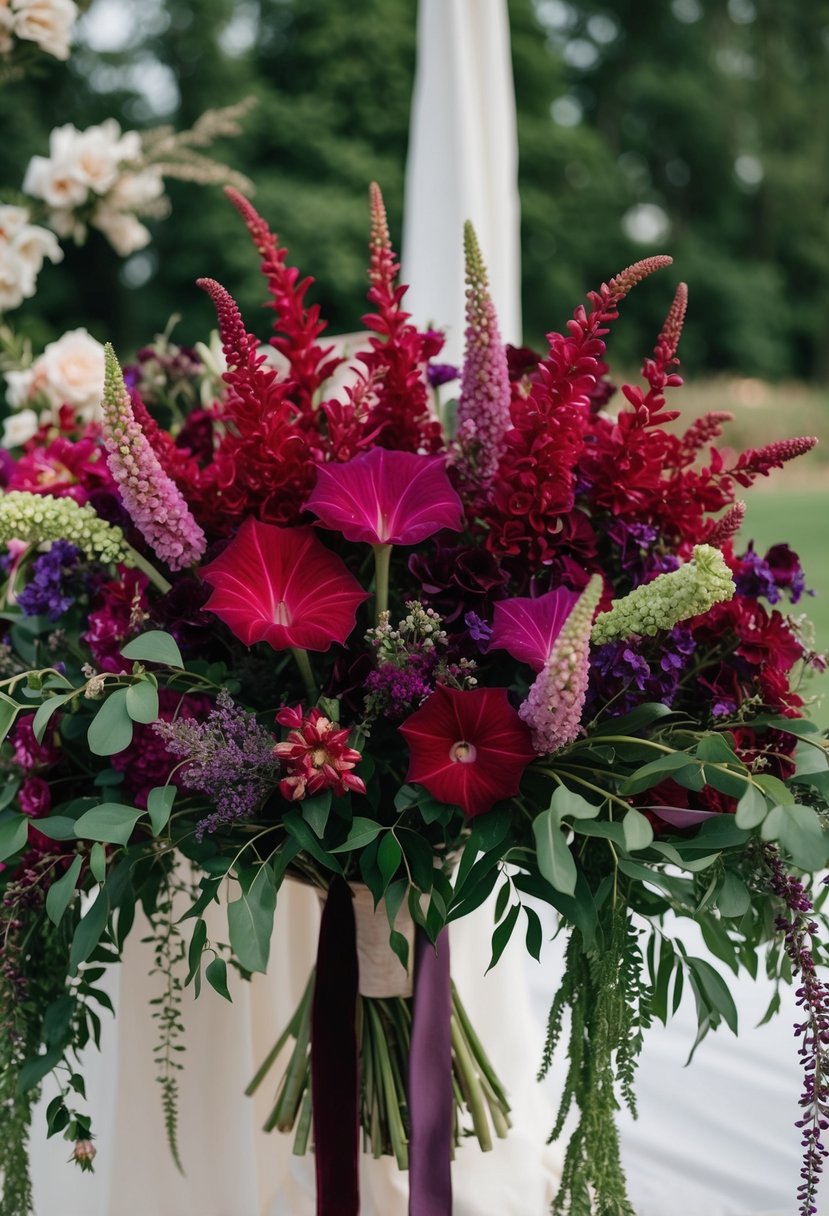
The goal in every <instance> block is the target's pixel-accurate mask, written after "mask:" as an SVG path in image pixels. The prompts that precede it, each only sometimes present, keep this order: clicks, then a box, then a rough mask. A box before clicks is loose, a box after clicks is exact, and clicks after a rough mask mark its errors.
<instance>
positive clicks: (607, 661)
mask: <svg viewBox="0 0 829 1216" xmlns="http://www.w3.org/2000/svg"><path fill="white" fill-rule="evenodd" d="M695 646H696V643H695V641H694V638H693V636H692V634H691V632H690V630H689V629H686V628H684V627H683V626H682V625H676V626H675V627H674V628H673V629H672V630H671V631H670V633H668V634H667V635H666V636H665V637H663V638H662V639H660V642H659V643H658V648H657V647H655V644H654V642H653V641H652V640H631V639H627V640H625V641H622V642H609V643H607V644H606V645H605V646H597V647H596V648H595V649H594V650H593V652H592V654H591V657H590V669H591V670H590V689H589V695H588V708H589V711H590V712H591V713H594V714H595V713H598V712H599V711H600V710H601V709H602V708H603V707H604V706H605V705H612V711H613V713H614V714H622V713H627V712H628V710H631V709H633V708H634V707H635V706H636V705H639V704H641V703H642V701H660V702H662V704H663V705H672V704H673V701H674V698H675V697H676V694H677V690H678V688H679V678H680V676H681V674H682V672H683V670H684V668H685V665H686V663H687V662H688V659H689V657H690V656H691V655H692V654H693V652H694V649H695ZM643 650H644V652H645V653H643Z"/></svg>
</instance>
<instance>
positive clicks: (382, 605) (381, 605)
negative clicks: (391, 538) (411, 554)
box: [372, 545, 392, 624]
mask: <svg viewBox="0 0 829 1216" xmlns="http://www.w3.org/2000/svg"><path fill="white" fill-rule="evenodd" d="M372 548H373V549H374V620H375V624H378V623H379V621H380V613H381V612H387V611H388V607H389V565H390V563H391V551H392V546H391V545H372Z"/></svg>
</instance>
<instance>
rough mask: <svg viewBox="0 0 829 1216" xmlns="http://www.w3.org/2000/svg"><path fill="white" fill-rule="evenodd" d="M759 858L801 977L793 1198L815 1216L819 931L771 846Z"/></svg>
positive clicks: (826, 1076) (827, 1082) (826, 1045)
mask: <svg viewBox="0 0 829 1216" xmlns="http://www.w3.org/2000/svg"><path fill="white" fill-rule="evenodd" d="M764 856H765V862H766V865H767V867H768V871H769V887H770V889H771V891H772V893H773V894H774V895H776V896H778V898H779V899H781V900H782V901H783V903H784V904H785V906H786V909H787V911H788V916H778V917H777V919H776V921H775V924H776V927H777V929H778V930H779V931H780V932H781V933H784V934H785V939H784V947H785V950H786V954H787V955H788V957H789V961H790V963H791V966H792V973H793V975H795V976H800V977H801V983H800V986H799V987H798V989H797V991H796V993H795V996H796V1000H797V1004H798V1005H799V1006H800V1007H801V1008H802V1009H803V1010H804V1012H805V1014H806V1017H805V1020H804V1021H803V1022H796V1023H795V1027H794V1032H795V1038H797V1039H799V1040H800V1047H799V1049H798V1055H799V1056H800V1060H801V1063H802V1065H803V1092H802V1093H801V1095H800V1107H801V1110H802V1111H803V1112H804V1113H803V1117H802V1118H801V1119H798V1120H797V1122H796V1123H795V1127H797V1128H800V1129H801V1131H802V1133H803V1138H802V1140H801V1144H802V1146H803V1165H802V1167H801V1170H800V1177H801V1179H802V1182H801V1183H800V1186H799V1187H798V1188H797V1199H798V1203H799V1204H800V1216H817V1207H816V1206H815V1200H816V1198H817V1190H818V1186H819V1185H820V1178H821V1174H822V1173H823V1163H824V1161H825V1160H826V1159H827V1157H829V1148H827V1147H826V1145H825V1144H824V1142H823V1139H822V1133H823V1132H825V1131H826V1130H827V1128H829V987H827V985H826V984H825V983H824V981H823V980H821V979H820V978H819V977H818V974H817V971H816V968H815V960H814V955H813V953H812V938H813V937H814V936H815V934H816V933H817V929H818V926H817V923H816V922H815V921H814V920H812V916H811V914H812V912H813V911H814V908H813V905H812V901H811V900H810V898H809V896H808V895H807V894H806V891H805V889H804V887H803V884H802V883H801V881H800V879H798V878H795V877H794V875H792V874H788V873H787V872H786V870H785V868H784V866H783V862H782V861H781V860H780V855H779V853H778V852H777V850H776V848H775V847H774V846H773V845H766V848H765V854H764Z"/></svg>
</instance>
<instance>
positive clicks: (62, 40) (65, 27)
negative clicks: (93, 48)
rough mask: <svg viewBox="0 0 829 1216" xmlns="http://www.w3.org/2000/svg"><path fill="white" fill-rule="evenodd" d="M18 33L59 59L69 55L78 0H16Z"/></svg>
mask: <svg viewBox="0 0 829 1216" xmlns="http://www.w3.org/2000/svg"><path fill="white" fill-rule="evenodd" d="M11 11H12V14H13V17H14V26H13V29H14V33H15V34H16V36H17V37H18V38H22V39H25V40H26V41H28V42H34V43H36V44H37V45H38V46H39V47H40V49H41V50H42V51H45V52H46V54H47V55H54V57H55V59H68V58H69V44H70V42H71V40H72V28H73V26H74V24H75V21H76V20H77V17H78V6H77V5H76V4H75V3H74V0H12V2H11Z"/></svg>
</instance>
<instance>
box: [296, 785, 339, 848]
mask: <svg viewBox="0 0 829 1216" xmlns="http://www.w3.org/2000/svg"><path fill="white" fill-rule="evenodd" d="M299 809H300V813H301V815H302V818H303V819H304V820H305V822H306V823H307V824H308V826H309V827H310V828H311V831H312V832H313V833H314V835H315V836H317V837H318V838H319V839H320V840H322V838H323V835H324V834H325V825H326V824H327V823H328V816H329V814H330V811H331V791H330V790H325V791H324V792H323V793H322V794H317V796H316V797H315V798H303V800H302V802H300V803H299Z"/></svg>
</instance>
